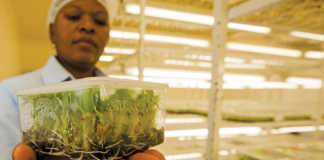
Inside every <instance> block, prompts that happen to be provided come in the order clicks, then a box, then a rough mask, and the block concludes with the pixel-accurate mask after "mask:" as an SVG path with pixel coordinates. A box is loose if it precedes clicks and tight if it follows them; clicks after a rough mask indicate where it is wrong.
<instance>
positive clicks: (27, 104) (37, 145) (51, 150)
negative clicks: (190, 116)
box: [17, 78, 167, 160]
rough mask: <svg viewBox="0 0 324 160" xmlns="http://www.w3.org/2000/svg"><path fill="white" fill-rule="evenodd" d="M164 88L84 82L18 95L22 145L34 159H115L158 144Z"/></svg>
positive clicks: (106, 80)
mask: <svg viewBox="0 0 324 160" xmlns="http://www.w3.org/2000/svg"><path fill="white" fill-rule="evenodd" d="M166 89H167V86H166V85H162V84H155V83H146V82H139V81H131V80H119V79H109V78H87V79H81V80H75V81H71V82H64V83H60V84H55V85H50V86H45V87H40V88H33V89H26V90H22V91H19V92H18V93H17V95H18V102H19V109H20V120H21V127H22V132H23V141H24V142H25V143H27V144H29V145H31V146H32V147H33V148H34V149H35V150H36V151H37V153H38V155H57V156H66V157H69V158H71V159H76V158H81V159H82V158H84V159H110V160H113V159H120V158H122V157H126V156H129V155H131V154H133V153H135V152H137V151H141V150H145V149H147V148H148V147H151V146H155V145H158V144H161V143H162V142H163V141H164V116H163V115H164V110H163V107H162V106H163V97H164V94H165V91H166Z"/></svg>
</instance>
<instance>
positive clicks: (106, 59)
mask: <svg viewBox="0 0 324 160" xmlns="http://www.w3.org/2000/svg"><path fill="white" fill-rule="evenodd" d="M113 60H114V57H113V56H101V57H100V61H103V62H111V61H113Z"/></svg>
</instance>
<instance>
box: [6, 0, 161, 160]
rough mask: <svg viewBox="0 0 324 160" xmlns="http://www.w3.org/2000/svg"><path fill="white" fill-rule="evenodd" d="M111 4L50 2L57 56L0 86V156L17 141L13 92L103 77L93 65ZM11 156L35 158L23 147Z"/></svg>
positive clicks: (146, 159)
mask: <svg viewBox="0 0 324 160" xmlns="http://www.w3.org/2000/svg"><path fill="white" fill-rule="evenodd" d="M113 2H116V0H53V3H52V6H51V9H50V13H49V30H50V39H51V42H52V43H53V44H54V46H55V49H56V53H57V54H56V56H55V57H51V58H50V59H49V61H48V63H47V64H46V65H45V66H44V67H43V68H41V69H39V70H36V71H34V72H31V73H27V74H25V75H21V76H18V77H15V78H11V79H9V80H6V81H4V82H3V83H1V84H0V98H1V100H3V101H1V102H0V107H2V109H3V111H5V112H4V113H1V115H0V116H1V119H0V135H1V141H2V142H1V144H0V149H3V150H2V151H0V155H2V156H3V155H4V156H6V155H7V156H9V154H8V153H6V152H8V150H12V148H13V144H17V143H18V141H19V139H20V137H19V135H20V131H19V123H18V109H17V108H18V107H17V99H16V97H15V96H14V94H13V92H14V91H15V90H19V89H24V88H30V87H35V86H41V85H47V84H52V83H58V82H62V81H68V80H73V79H79V78H85V77H94V76H102V75H103V73H102V72H100V71H99V70H98V69H96V67H95V64H96V63H97V61H98V60H99V57H100V56H101V55H102V53H103V51H104V47H105V46H106V43H107V42H108V40H109V31H110V26H109V19H110V18H112V14H113V12H112V10H113V9H114V8H116V7H115V6H114V5H113ZM2 152H3V154H2ZM12 157H13V159H15V160H25V159H26V160H27V159H28V160H30V159H33V160H34V159H36V155H35V152H34V151H33V150H32V149H31V148H30V147H29V146H27V145H25V144H19V145H17V146H16V148H15V149H14V151H13V154H12ZM5 159H10V158H9V157H5ZM48 159H66V158H64V157H49V158H48ZM130 159H131V160H136V159H142V160H159V159H164V157H163V155H162V154H161V153H159V152H157V151H154V150H148V151H146V152H144V153H138V154H135V155H134V156H132V157H130Z"/></svg>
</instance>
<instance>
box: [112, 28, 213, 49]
mask: <svg viewBox="0 0 324 160" xmlns="http://www.w3.org/2000/svg"><path fill="white" fill-rule="evenodd" d="M110 36H111V37H112V38H120V39H135V40H137V39H139V34H138V33H136V32H124V31H117V30H112V31H110ZM144 39H145V40H147V41H154V42H163V43H173V44H182V45H191V46H196V47H208V46H209V42H208V41H207V40H201V39H193V38H182V37H172V36H164V35H155V34H145V35H144Z"/></svg>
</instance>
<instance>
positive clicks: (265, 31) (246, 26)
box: [227, 22, 271, 34]
mask: <svg viewBox="0 0 324 160" xmlns="http://www.w3.org/2000/svg"><path fill="white" fill-rule="evenodd" d="M227 27H228V28H230V29H235V30H243V31H248V32H256V33H263V34H268V33H270V32H271V29H270V28H269V27H264V26H256V25H250V24H241V23H233V22H230V23H228V24H227Z"/></svg>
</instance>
